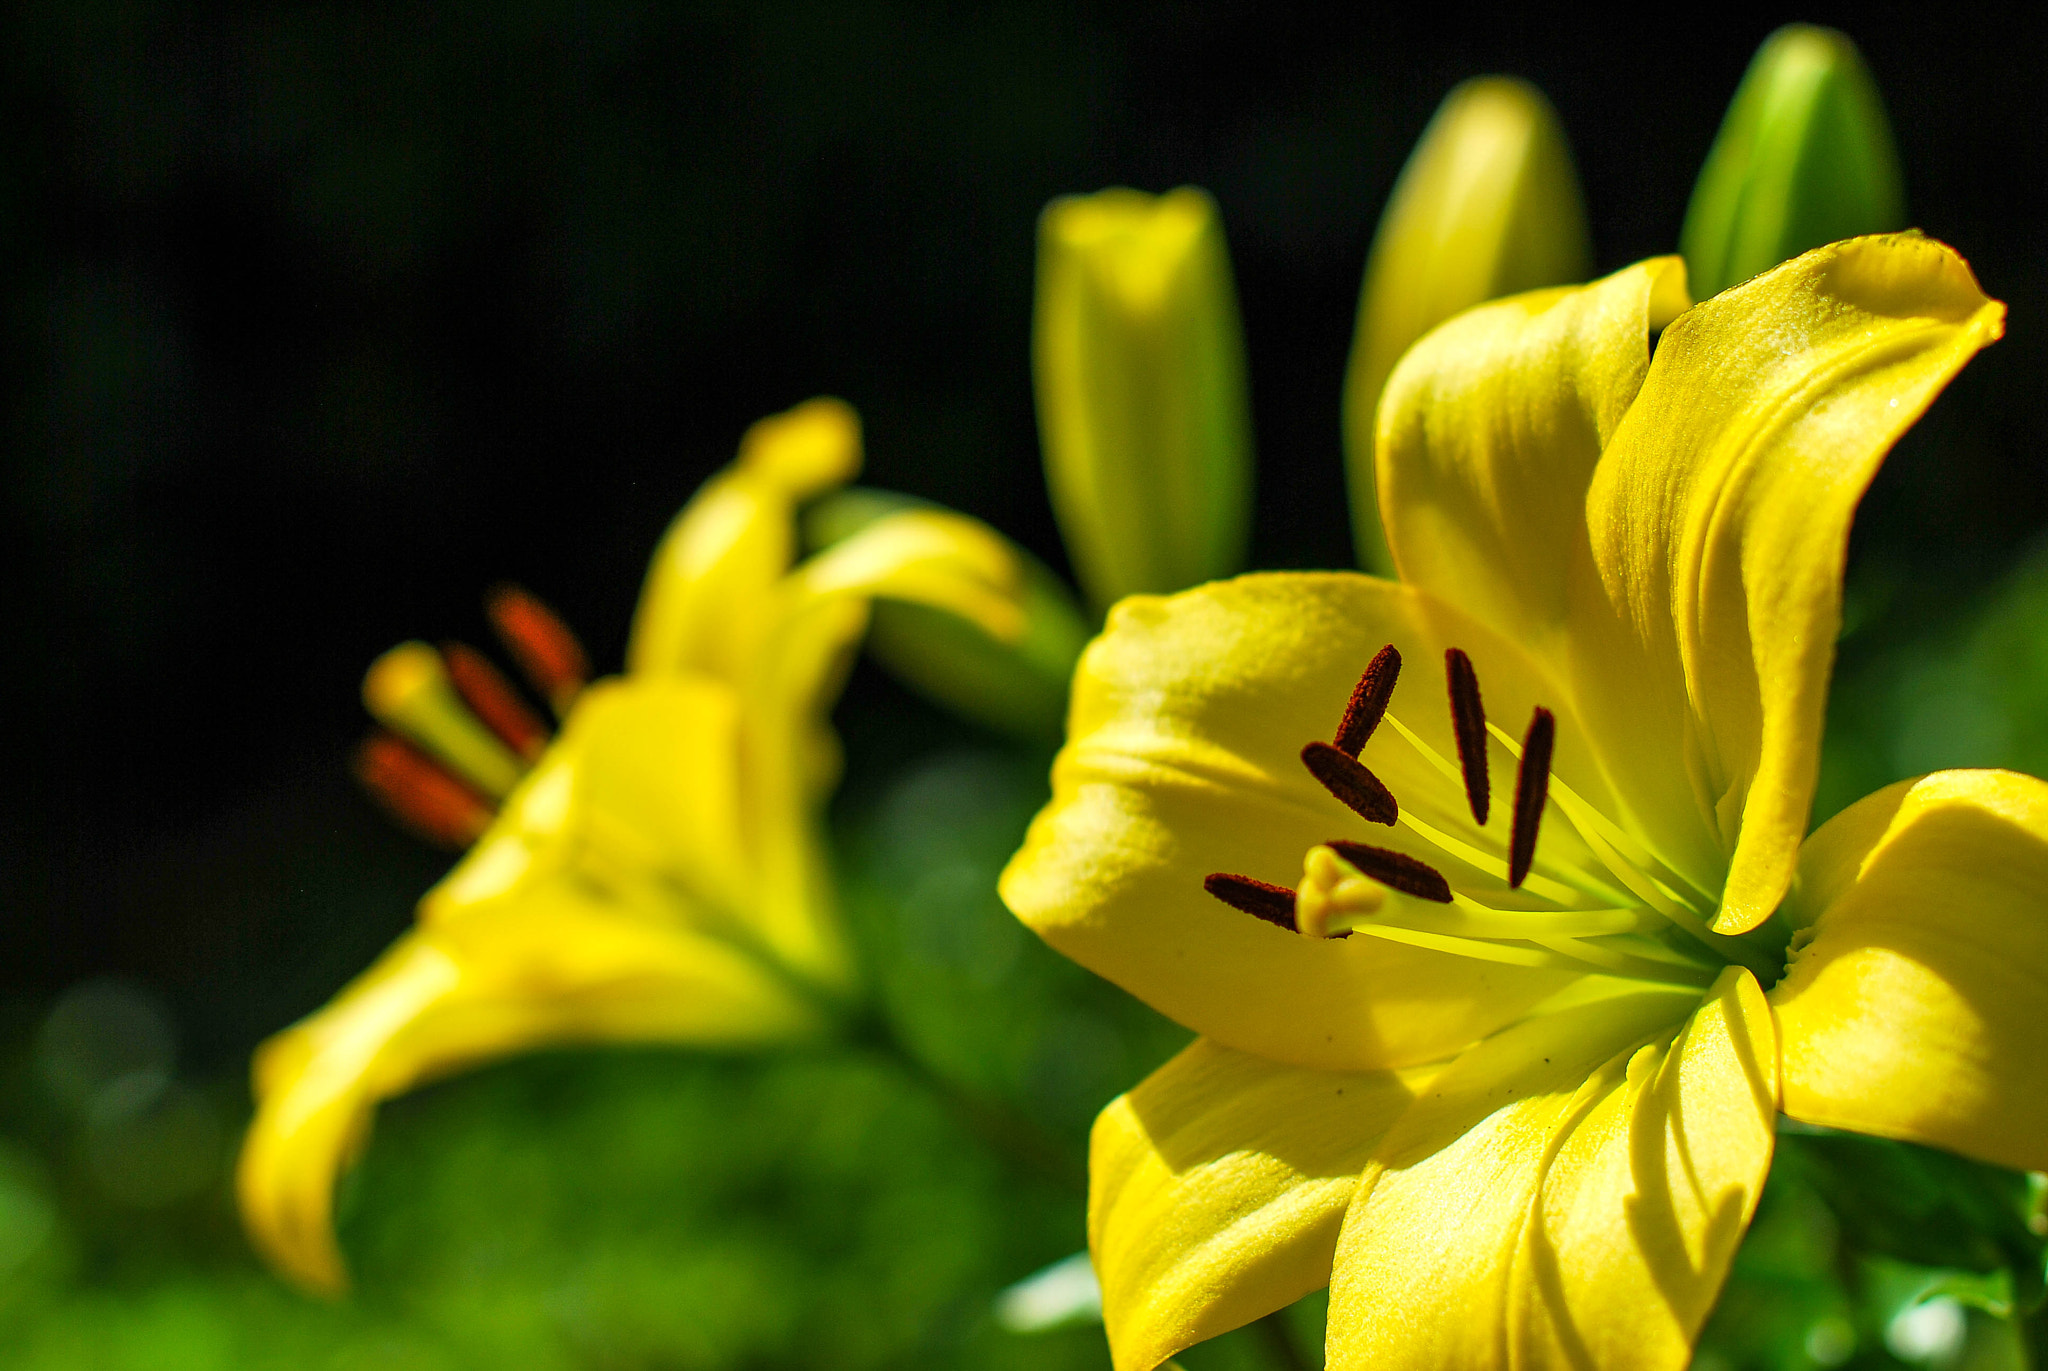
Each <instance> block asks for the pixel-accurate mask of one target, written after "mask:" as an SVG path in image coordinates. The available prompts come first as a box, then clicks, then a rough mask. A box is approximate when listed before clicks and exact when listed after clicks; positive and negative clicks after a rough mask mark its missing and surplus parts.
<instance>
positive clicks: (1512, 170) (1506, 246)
mask: <svg viewBox="0 0 2048 1371" xmlns="http://www.w3.org/2000/svg"><path fill="white" fill-rule="evenodd" d="M1592 255H1593V253H1592V244H1591V243H1590V242H1589V241H1588V240H1587V237H1586V209H1585V206H1584V205H1583V204H1582V203H1581V202H1580V199H1579V184H1578V177H1577V176H1576V175H1575V174H1574V173H1573V171H1572V154H1571V148H1570V147H1569V146H1568V144H1567V142H1566V140H1565V136H1564V129H1563V127H1562V126H1560V125H1559V123H1558V119H1557V111H1556V110H1554V109H1552V108H1551V107H1550V102H1549V101H1548V100H1546V99H1544V98H1543V93H1542V92H1541V91H1539V90H1537V89H1536V88H1535V87H1534V86H1532V85H1530V84H1529V83H1528V82H1526V81H1518V80H1516V79H1514V78H1512V77H1504V76H1481V77H1475V78H1473V79H1472V80H1469V81H1464V82H1461V83H1459V85H1458V86H1457V87H1456V88H1455V89H1454V90H1452V91H1451V93H1450V94H1449V95H1446V96H1445V97H1444V102H1443V104H1441V105H1440V106H1438V107H1437V111H1436V114H1435V115H1434V116H1432V117H1431V119H1430V121H1429V127H1428V128H1426V129H1424V130H1423V133H1422V137H1421V139H1420V140H1419V141H1418V142H1417V143H1416V144H1415V151H1414V152H1412V153H1410V154H1409V157H1408V164H1407V165H1406V166H1404V167H1403V168H1402V169H1401V178H1400V180H1398V181H1396V182H1395V183H1394V190H1393V193H1392V194H1391V195H1390V196H1389V197H1388V199H1387V208H1386V212H1385V213H1384V214H1382V215H1381V216H1380V225H1379V229H1378V230H1377V231H1376V232H1375V233H1374V234H1373V240H1372V253H1371V255H1370V256H1369V257H1368V258H1367V259H1366V264H1365V284H1364V286H1363V287H1362V288H1361V290H1360V291H1359V296H1358V323H1357V327H1356V330H1355V331H1354V333H1353V334H1352V342H1351V361H1350V364H1349V366H1348V367H1347V369H1346V372H1345V377H1344V456H1345V464H1346V475H1347V476H1348V477H1349V478H1350V479H1349V481H1348V484H1349V486H1350V488H1351V501H1352V530H1353V536H1354V539H1355V541H1356V543H1357V545H1358V549H1359V554H1360V564H1361V565H1363V566H1364V567H1365V568H1366V569H1367V570H1369V571H1383V570H1385V569H1386V548H1385V546H1384V539H1383V538H1382V536H1381V534H1380V531H1379V515H1378V512H1377V503H1376V500H1377V497H1376V495H1375V492H1376V490H1377V489H1378V482H1377V478H1376V477H1375V476H1374V466H1375V461H1374V457H1373V447H1374V437H1373V433H1374V427H1375V425H1374V411H1375V409H1376V408H1377V406H1378V405H1379V399H1380V391H1381V389H1382V387H1383V386H1384V385H1385V383H1386V379H1387V376H1388V375H1389V374H1390V373H1391V372H1392V371H1393V369H1394V364H1395V363H1396V362H1398V361H1399V360H1400V358H1401V354H1402V353H1404V352H1406V351H1407V350H1408V347H1409V345H1410V344H1411V343H1413V342H1414V341H1415V340H1416V339H1418V338H1420V337H1422V335H1423V334H1425V333H1427V332H1429V331H1430V330H1431V329H1433V328H1435V327H1436V326H1437V325H1438V324H1440V323H1442V322H1443V321H1444V320H1446V319H1448V318H1450V317H1451V316H1452V315H1454V314H1457V313H1459V312H1461V311H1463V310H1466V309H1470V308H1471V307H1472V306H1474V305H1476V304H1479V303H1481V302H1482V301H1485V300H1491V299H1494V298H1495V297H1497V296H1501V295H1509V294H1517V293H1519V292H1521V291H1525V290H1534V289H1536V288H1538V287H1540V286H1554V285H1559V284H1561V283H1563V282H1566V281H1583V280H1585V279H1586V276H1587V274H1588V273H1589V272H1590V271H1591V270H1592V260H1591V259H1592Z"/></svg>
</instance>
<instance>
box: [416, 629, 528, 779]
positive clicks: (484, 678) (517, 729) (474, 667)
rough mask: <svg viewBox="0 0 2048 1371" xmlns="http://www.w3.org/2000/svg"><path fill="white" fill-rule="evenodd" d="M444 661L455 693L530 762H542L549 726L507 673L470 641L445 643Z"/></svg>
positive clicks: (442, 646)
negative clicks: (538, 716) (528, 704)
mask: <svg viewBox="0 0 2048 1371" xmlns="http://www.w3.org/2000/svg"><path fill="white" fill-rule="evenodd" d="M441 660H442V661H443V662H444V663H446V664H447V667H448V679H449V680H450V681H452V682H453V683H454V685H455V693H456V694H458V695H460V696H461V697H462V702H463V703H464V704H466V705H468V706H469V708H470V712H471V713H473V714H475V715H476V717H477V718H479V719H481V720H483V722H484V726H485V727H486V728H488V729H490V730H491V732H493V733H495V734H497V735H498V737H499V739H500V740H501V741H503V742H504V744H505V746H507V747H509V748H511V749H512V750H513V751H514V752H517V753H518V754H519V755H520V756H522V757H524V758H526V760H527V761H529V762H536V761H539V760H540V754H541V751H542V749H544V748H545V747H546V746H547V745H548V730H547V726H546V725H545V724H543V723H541V721H540V720H539V719H536V718H535V717H534V716H533V711H532V710H530V709H528V708H527V707H526V705H525V702H523V701H522V700H521V699H520V698H519V692H518V691H516V690H514V689H513V688H512V683H511V682H510V681H508V680H506V679H505V675H504V673H503V672H501V671H499V670H498V668H496V667H494V666H492V665H491V659H490V658H488V657H486V656H484V654H483V653H481V652H478V651H477V650H476V649H475V648H473V647H471V646H469V645H468V644H467V643H443V644H441Z"/></svg>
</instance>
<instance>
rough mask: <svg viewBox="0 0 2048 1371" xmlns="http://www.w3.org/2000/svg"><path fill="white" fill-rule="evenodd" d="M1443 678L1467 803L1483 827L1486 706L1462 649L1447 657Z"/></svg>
mask: <svg viewBox="0 0 2048 1371" xmlns="http://www.w3.org/2000/svg"><path fill="white" fill-rule="evenodd" d="M1444 675H1445V677H1446V678H1447V681H1448V684H1449V686H1450V695H1451V730H1452V732H1453V733H1455V734H1456V735H1457V739H1458V766H1459V768H1460V769H1461V770H1462V771H1463V772H1464V774H1465V800H1466V802H1467V803H1468V804H1470V805H1471V806H1472V819H1473V822H1475V823H1477V824H1479V825H1480V826H1481V827H1484V826H1485V824H1486V813H1487V809H1488V800H1489V798H1490V788H1489V783H1488V781H1487V776H1486V706H1485V705H1484V704H1483V703H1481V701H1480V699H1479V676H1478V673H1476V672H1474V671H1473V670H1472V659H1471V658H1470V657H1467V656H1466V655H1465V653H1464V650H1463V649H1462V648H1455V647H1454V648H1450V649H1448V650H1446V651H1445V653H1444Z"/></svg>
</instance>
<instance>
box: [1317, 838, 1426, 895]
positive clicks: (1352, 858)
mask: <svg viewBox="0 0 2048 1371" xmlns="http://www.w3.org/2000/svg"><path fill="white" fill-rule="evenodd" d="M1324 846H1326V847H1329V848H1331V849H1332V850H1334V851H1335V852H1336V854H1337V855H1338V856H1340V857H1342V858H1343V859H1344V860H1345V861H1347V862H1349V863H1351V864H1352V865H1353V866H1355V867H1357V868H1358V869H1359V870H1360V871H1362V872H1364V873H1365V874H1366V875H1368V876H1370V877H1372V878H1373V879H1374V880H1376V881H1378V882H1379V883H1380V884H1381V885H1384V886H1387V887H1388V888H1390V889H1393V890H1398V891H1400V892H1401V893H1402V894H1404V895H1413V896H1415V897H1416V898H1417V899H1420V900H1434V901H1436V902H1437V903H1438V904H1449V903H1450V902H1451V883H1450V882H1449V881H1447V880H1445V879H1444V875H1443V873H1442V872H1441V871H1438V870H1437V869H1436V868H1435V867H1433V866H1431V865H1430V864H1429V863H1427V862H1422V861H1417V860H1416V859H1415V858H1413V857H1410V856H1409V855H1408V854H1407V853H1405V852H1395V851H1392V850H1391V849H1388V848H1384V847H1371V846H1368V845H1367V844H1365V843H1354V842H1347V841H1345V840H1344V839H1342V838H1332V839H1330V841H1329V842H1328V843H1326V844H1324Z"/></svg>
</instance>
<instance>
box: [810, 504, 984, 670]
mask: <svg viewBox="0 0 2048 1371" xmlns="http://www.w3.org/2000/svg"><path fill="white" fill-rule="evenodd" d="M1023 572H1024V568H1023V565H1022V564H1021V563H1020V562H1019V561H1018V559H1017V555H1016V553H1014V552H1013V551H1011V549H1010V545H1009V544H1008V543H1007V542H1005V541H1004V539H1003V536H1002V535H1001V534H999V533H997V532H996V531H995V530H994V529H992V528H990V527H989V526H988V525H986V524H984V523H982V522H981V521H980V520H978V519H970V518H968V517H967V516H966V515H964V514H954V513H952V512H950V511H948V510H940V509H907V510H903V511H901V512H900V513H896V514H888V515H884V516H883V517H882V518H880V519H877V520H875V522H873V523H871V524H869V525H868V526H867V527H866V528H864V529H862V530H861V531H860V532H858V533H856V534H854V535H853V536H852V537H850V538H846V539H843V540H841V541H840V542H837V543H834V544H833V545H832V546H831V547H829V548H827V549H826V550H825V551H823V552H820V553H819V554H818V555H817V556H815V557H813V558H811V559H810V560H809V561H807V562H805V563H804V564H803V565H802V566H801V567H799V568H797V570H796V572H795V574H794V575H793V576H792V577H791V586H792V590H793V593H795V594H798V595H865V596H881V597H884V598H887V599H891V600H903V601H907V602H908V603H911V604H920V605H928V606H930V607H931V608H933V609H943V610H947V611H950V612H951V613H954V614H957V615H959V616H960V617H961V618H963V619H966V620H968V621H969V622H971V623H973V624H976V625H978V626H979V627H980V628H981V629H982V630H983V631H985V632H987V633H988V634H989V635H990V636H992V637H995V638H999V639H1002V640H1003V641H1005V642H1010V641H1014V640H1016V639H1017V638H1018V637H1020V636H1022V634H1023V632H1024V610H1023V606H1022V604H1021V603H1020V601H1019V596H1020V595H1021V594H1022V586H1023Z"/></svg>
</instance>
